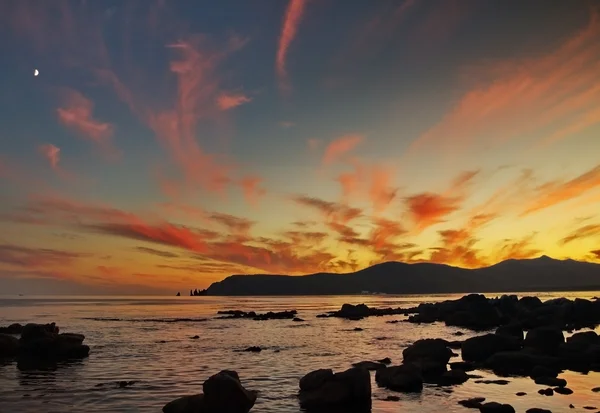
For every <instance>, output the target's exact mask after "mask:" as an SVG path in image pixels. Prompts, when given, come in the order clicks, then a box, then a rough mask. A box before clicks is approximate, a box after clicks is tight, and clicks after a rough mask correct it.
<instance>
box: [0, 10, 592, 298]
mask: <svg viewBox="0 0 600 413" xmlns="http://www.w3.org/2000/svg"><path fill="white" fill-rule="evenodd" d="M0 51H1V55H2V59H0V91H1V92H0V201H1V202H0V220H1V222H2V224H1V225H2V231H1V232H0V292H1V293H90V292H97V293H124V294H128V293H164V294H174V293H175V292H177V291H182V293H185V292H186V291H189V289H190V288H205V287H207V286H208V285H210V283H211V282H214V281H218V280H221V279H223V278H224V277H226V276H228V275H231V274H239V273H278V274H294V275H296V274H306V273H314V272H321V271H329V272H349V271H353V270H356V269H360V268H363V267H366V266H369V265H371V264H374V263H378V262H383V261H390V260H395V261H405V262H438V263H447V264H450V265H455V266H461V267H469V268H472V267H481V266H486V265H491V264H494V263H496V262H499V261H501V260H505V259H509V258H532V257H537V256H540V255H543V254H545V255H549V256H551V257H554V258H573V259H579V260H585V261H596V262H600V6H599V5H598V2H597V1H594V0H590V1H585V0H581V1H578V0H570V1H553V0H539V1H538V0H526V1H505V0H489V1H480V0H445V1H436V0H378V1H367V0H360V1H359V0H356V1H348V0H252V1H240V0H219V1H218V2H217V1H208V0H207V1H201V0H189V1H188V0H181V1H178V0H171V1H168V0H167V1H150V0H140V1H117V0H114V1H108V0H107V1H105V0H96V1H90V0H88V1H85V0H77V1H65V2H60V1H26V0H5V1H2V2H1V4H0ZM36 69H37V70H38V71H39V75H38V76H34V71H35V70H36Z"/></svg>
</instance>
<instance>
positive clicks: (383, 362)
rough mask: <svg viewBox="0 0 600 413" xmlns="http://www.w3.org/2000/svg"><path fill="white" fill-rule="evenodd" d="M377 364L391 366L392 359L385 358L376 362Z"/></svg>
mask: <svg viewBox="0 0 600 413" xmlns="http://www.w3.org/2000/svg"><path fill="white" fill-rule="evenodd" d="M377 362H378V363H382V364H392V359H390V358H389V357H386V358H383V359H381V360H377Z"/></svg>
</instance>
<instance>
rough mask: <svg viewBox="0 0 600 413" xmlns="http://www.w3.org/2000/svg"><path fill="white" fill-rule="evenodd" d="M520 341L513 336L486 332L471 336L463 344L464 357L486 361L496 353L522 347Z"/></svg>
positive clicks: (469, 359) (467, 359) (465, 358)
mask: <svg viewBox="0 0 600 413" xmlns="http://www.w3.org/2000/svg"><path fill="white" fill-rule="evenodd" d="M520 347H521V346H520V344H519V342H518V341H517V340H516V339H515V338H514V337H512V336H503V335H497V334H485V335H483V336H477V337H471V338H469V339H467V340H465V342H464V343H463V345H462V358H463V360H466V361H480V362H481V361H485V360H487V359H489V358H490V357H491V356H493V355H494V354H496V353H499V352H502V351H513V350H519V349H520Z"/></svg>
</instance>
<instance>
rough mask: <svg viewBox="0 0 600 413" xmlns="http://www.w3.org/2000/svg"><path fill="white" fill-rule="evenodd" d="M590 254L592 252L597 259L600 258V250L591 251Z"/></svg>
mask: <svg viewBox="0 0 600 413" xmlns="http://www.w3.org/2000/svg"><path fill="white" fill-rule="evenodd" d="M590 254H592V255H593V256H594V258H595V259H597V260H600V250H595V251H590Z"/></svg>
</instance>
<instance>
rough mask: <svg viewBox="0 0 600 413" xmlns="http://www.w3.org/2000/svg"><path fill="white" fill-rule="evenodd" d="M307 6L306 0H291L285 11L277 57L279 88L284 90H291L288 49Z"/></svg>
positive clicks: (276, 66)
mask: <svg viewBox="0 0 600 413" xmlns="http://www.w3.org/2000/svg"><path fill="white" fill-rule="evenodd" d="M305 7H306V0H290V1H289V3H288V6H287V9H286V11H285V17H284V19H283V26H282V28H281V34H280V35H279V42H278V46H277V56H276V59H275V69H276V71H277V76H278V77H279V88H280V89H281V90H282V91H283V92H289V91H290V90H291V85H290V84H289V79H288V73H287V68H286V65H287V55H288V49H289V47H290V45H291V44H292V41H293V40H294V38H295V37H296V35H297V33H298V26H299V25H300V21H301V20H302V16H303V15H304V9H305Z"/></svg>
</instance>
